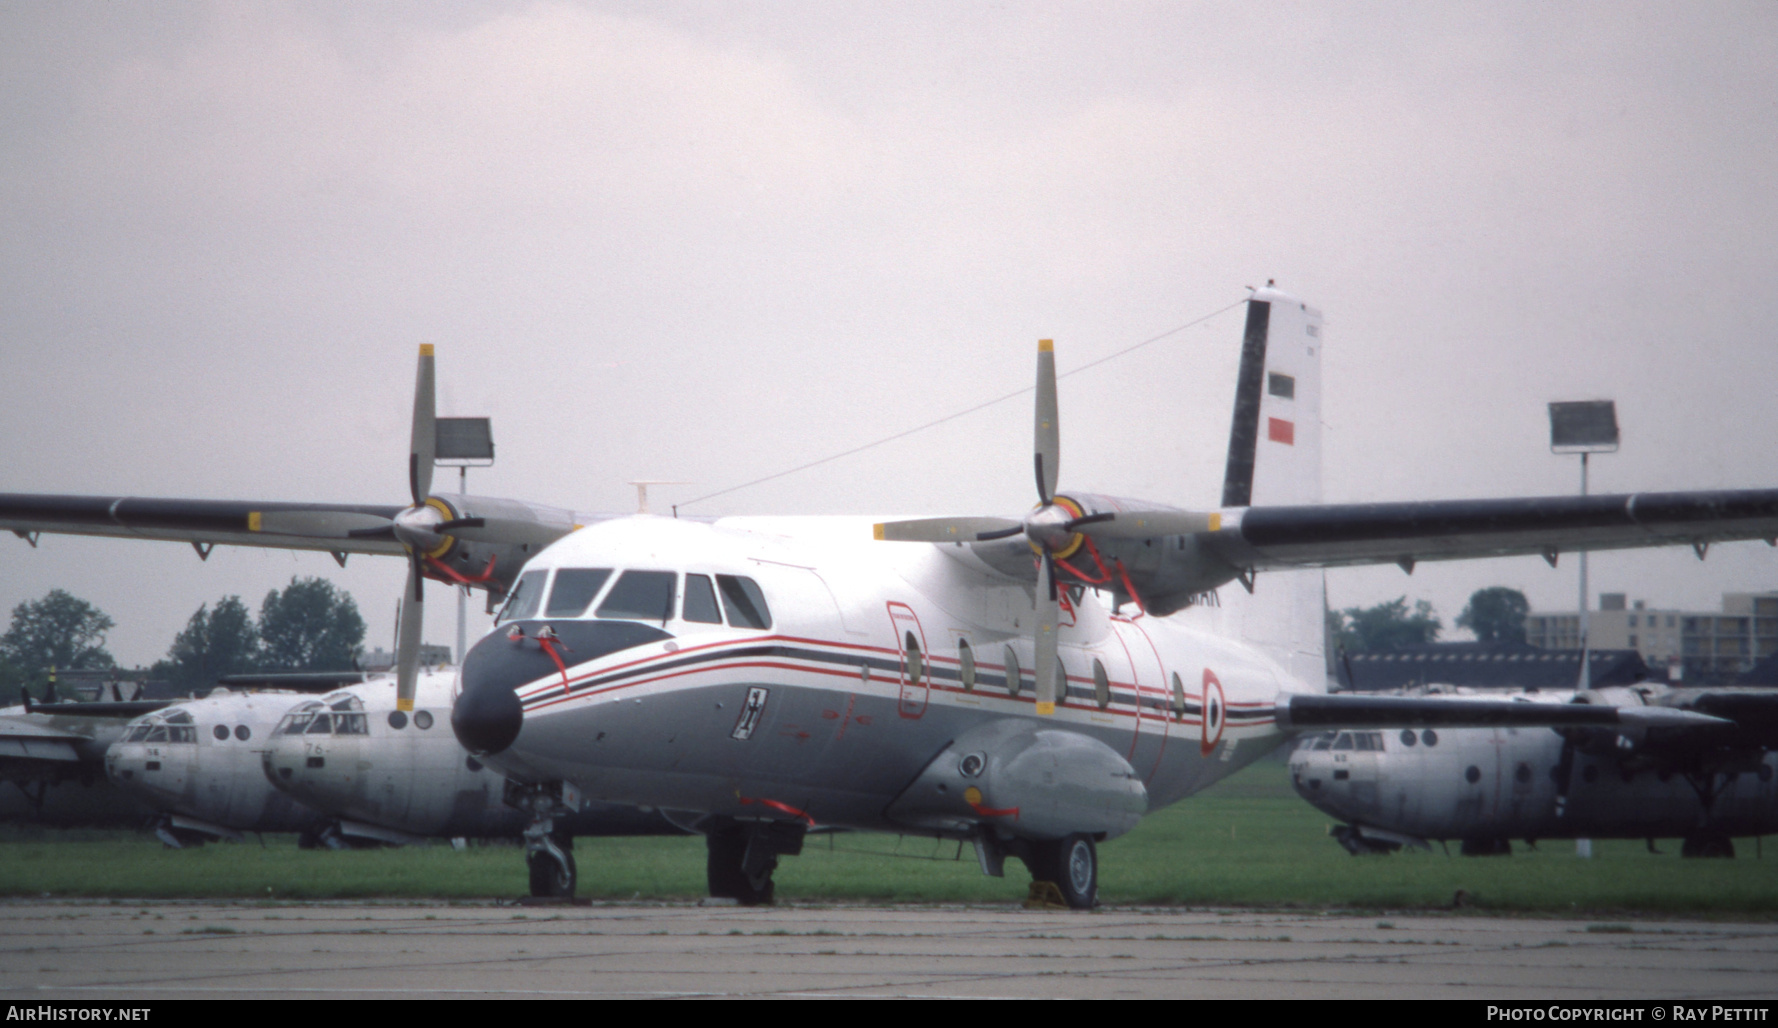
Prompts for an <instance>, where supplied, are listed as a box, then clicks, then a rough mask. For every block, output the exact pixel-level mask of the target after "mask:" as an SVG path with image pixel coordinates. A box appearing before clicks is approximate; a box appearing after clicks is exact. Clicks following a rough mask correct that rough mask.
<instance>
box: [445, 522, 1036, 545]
mask: <svg viewBox="0 0 1778 1028" xmlns="http://www.w3.org/2000/svg"><path fill="white" fill-rule="evenodd" d="M440 527H441V528H442V527H444V526H442V525H441V526H440ZM1023 529H1024V526H1023V525H1022V524H1021V523H1020V522H1018V521H1016V520H1014V519H1012V518H917V519H915V520H912V521H886V522H884V523H882V524H880V525H877V526H876V533H875V534H876V537H877V538H878V539H882V540H887V541H889V542H899V543H954V542H971V541H974V540H976V539H979V538H981V537H982V535H983V533H989V535H988V537H989V538H995V539H998V538H1000V537H1001V536H1000V535H996V534H993V533H1002V534H1004V535H1016V534H1018V533H1019V532H1021V531H1023Z"/></svg>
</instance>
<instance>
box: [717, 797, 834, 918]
mask: <svg viewBox="0 0 1778 1028" xmlns="http://www.w3.org/2000/svg"><path fill="white" fill-rule="evenodd" d="M700 827H701V829H702V831H703V832H704V845H705V847H706V849H707V851H708V855H707V857H706V861H705V865H704V870H705V874H706V877H707V878H708V881H709V885H710V895H711V896H714V897H717V898H721V899H732V900H734V901H735V902H737V903H739V904H740V905H741V906H744V907H757V906H769V905H770V904H771V903H772V900H773V896H774V894H775V891H776V888H775V885H774V883H773V882H772V872H773V871H776V870H777V869H778V858H779V857H781V856H787V857H793V856H796V855H797V854H798V853H801V852H802V851H803V836H804V834H806V832H807V831H808V829H807V828H806V827H804V826H803V825H802V824H801V823H799V822H795V821H765V822H748V821H736V820H734V819H733V818H727V817H723V818H710V819H709V821H708V823H707V826H700Z"/></svg>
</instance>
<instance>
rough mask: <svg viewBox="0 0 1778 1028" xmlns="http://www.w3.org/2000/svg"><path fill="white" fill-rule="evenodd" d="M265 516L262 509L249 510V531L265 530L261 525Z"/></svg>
mask: <svg viewBox="0 0 1778 1028" xmlns="http://www.w3.org/2000/svg"><path fill="white" fill-rule="evenodd" d="M263 518H264V514H263V513H262V512H261V511H257V510H250V511H248V512H247V531H249V532H260V531H264V529H262V528H261V527H260V526H261V525H262V524H264V520H263Z"/></svg>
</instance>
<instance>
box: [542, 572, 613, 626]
mask: <svg viewBox="0 0 1778 1028" xmlns="http://www.w3.org/2000/svg"><path fill="white" fill-rule="evenodd" d="M610 577H611V569H610V568H558V569H557V570H556V584H555V585H553V586H550V590H549V606H548V607H547V608H546V609H545V610H544V612H543V616H544V617H552V618H577V617H579V616H581V615H582V614H585V613H586V608H587V604H589V603H591V602H593V597H595V596H597V595H599V587H600V586H602V585H604V584H605V580H606V579H607V578H610Z"/></svg>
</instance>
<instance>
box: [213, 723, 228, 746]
mask: <svg viewBox="0 0 1778 1028" xmlns="http://www.w3.org/2000/svg"><path fill="white" fill-rule="evenodd" d="M210 734H211V735H214V736H215V737H216V741H217V742H224V741H226V740H227V739H228V726H227V725H217V726H216V727H215V728H212V729H210Z"/></svg>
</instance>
